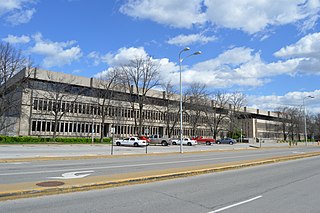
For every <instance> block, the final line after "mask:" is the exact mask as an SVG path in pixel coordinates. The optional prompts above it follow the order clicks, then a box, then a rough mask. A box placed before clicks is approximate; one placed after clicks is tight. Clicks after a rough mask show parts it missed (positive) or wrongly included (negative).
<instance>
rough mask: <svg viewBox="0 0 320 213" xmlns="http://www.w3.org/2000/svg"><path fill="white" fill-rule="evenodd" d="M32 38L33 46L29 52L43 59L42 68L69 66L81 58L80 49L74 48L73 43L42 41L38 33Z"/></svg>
mask: <svg viewBox="0 0 320 213" xmlns="http://www.w3.org/2000/svg"><path fill="white" fill-rule="evenodd" d="M33 38H34V40H35V45H34V46H33V47H32V48H31V49H30V52H31V53H35V54H38V55H41V56H43V57H44V59H43V62H42V64H43V66H44V67H47V68H49V67H53V66H63V65H66V64H71V63H72V62H74V61H77V60H79V59H80V58H81V56H82V52H81V49H80V47H79V46H74V44H75V43H76V42H75V41H67V42H52V41H49V40H44V39H43V38H42V35H41V34H40V33H38V34H36V35H35V36H33Z"/></svg>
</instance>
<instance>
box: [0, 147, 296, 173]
mask: <svg viewBox="0 0 320 213" xmlns="http://www.w3.org/2000/svg"><path fill="white" fill-rule="evenodd" d="M283 153H290V152H283ZM269 154H270V153H265V154H254V155H240V156H231V157H221V158H204V159H194V160H184V161H168V162H157V163H142V164H133V165H119V166H100V167H87V168H76V169H59V170H51V171H34V172H12V173H1V174H0V176H8V175H28V174H42V173H54V172H68V171H79V170H88V169H90V170H92V169H94V170H99V169H116V168H126V167H128V168H130V167H139V166H153V165H165V164H178V163H190V162H200V161H209V160H224V159H234V158H243V157H254V156H261V155H269ZM277 154H279V153H277ZM213 163H214V162H213ZM61 166H62V165H61ZM64 166H66V165H65V164H64ZM69 166H71V165H69ZM74 166H76V165H74Z"/></svg>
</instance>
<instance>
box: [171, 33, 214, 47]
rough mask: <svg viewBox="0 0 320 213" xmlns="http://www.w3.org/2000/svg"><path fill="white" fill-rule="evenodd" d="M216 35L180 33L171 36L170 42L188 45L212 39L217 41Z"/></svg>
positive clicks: (204, 42)
mask: <svg viewBox="0 0 320 213" xmlns="http://www.w3.org/2000/svg"><path fill="white" fill-rule="evenodd" d="M216 39H217V38H216V37H215V36H204V35H203V34H201V33H199V34H190V35H178V36H176V37H173V38H170V39H169V40H168V44H174V45H178V46H188V45H190V44H194V43H200V44H206V43H208V42H211V41H215V40H216Z"/></svg>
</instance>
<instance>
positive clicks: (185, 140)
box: [172, 138, 197, 146]
mask: <svg viewBox="0 0 320 213" xmlns="http://www.w3.org/2000/svg"><path fill="white" fill-rule="evenodd" d="M196 144H197V141H195V140H191V139H190V138H182V145H188V146H193V145H196ZM172 145H180V139H172Z"/></svg>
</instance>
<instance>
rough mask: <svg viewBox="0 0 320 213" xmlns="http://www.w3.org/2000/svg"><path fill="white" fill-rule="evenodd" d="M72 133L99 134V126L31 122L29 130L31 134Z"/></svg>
mask: <svg viewBox="0 0 320 213" xmlns="http://www.w3.org/2000/svg"><path fill="white" fill-rule="evenodd" d="M55 128H57V129H56V130H57V132H74V133H90V132H95V133H99V132H100V124H92V123H87V122H68V121H59V122H57V124H56V123H55V122H54V121H51V120H33V121H32V123H31V130H32V131H33V132H35V131H37V132H54V131H55Z"/></svg>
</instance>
